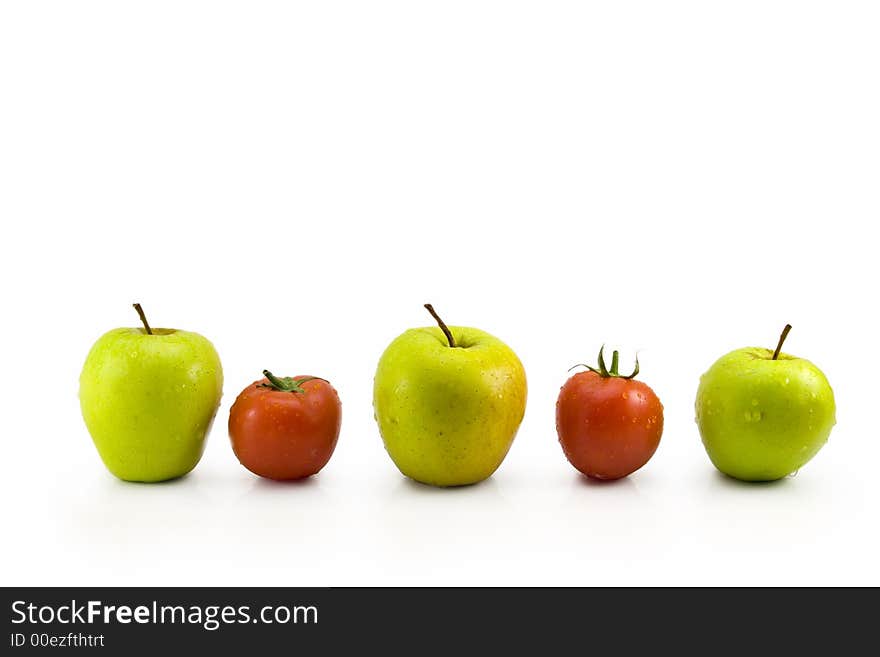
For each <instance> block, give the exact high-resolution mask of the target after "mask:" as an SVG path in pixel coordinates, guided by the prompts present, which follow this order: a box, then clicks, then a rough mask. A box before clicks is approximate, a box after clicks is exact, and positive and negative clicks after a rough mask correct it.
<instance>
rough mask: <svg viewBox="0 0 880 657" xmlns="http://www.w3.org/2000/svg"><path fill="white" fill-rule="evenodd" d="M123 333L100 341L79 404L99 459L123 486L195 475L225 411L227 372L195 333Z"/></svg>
mask: <svg viewBox="0 0 880 657" xmlns="http://www.w3.org/2000/svg"><path fill="white" fill-rule="evenodd" d="M135 309H136V310H137V311H138V314H140V316H141V320H142V321H143V324H144V328H118V329H114V330H112V331H109V332H107V333H105V334H104V335H102V336H101V337H100V338H98V341H97V342H95V344H94V346H93V347H92V349H91V351H89V355H88V357H87V358H86V362H85V365H84V366H83V370H82V374H81V375H80V379H79V399H80V406H81V408H82V414H83V418H84V419H85V422H86V426H87V427H88V430H89V433H91V435H92V439H93V440H94V442H95V447H97V448H98V454H100V456H101V459H102V460H103V461H104V464H105V465H106V466H107V469H108V470H110V472H112V473H113V474H114V475H116V476H117V477H119V478H120V479H124V480H126V481H164V480H166V479H174V478H175V477H181V476H183V475H185V474H186V473H187V472H189V471H190V470H192V469H193V468H194V467H195V466H196V464H197V463H198V462H199V459H200V458H201V456H202V451H203V450H204V447H205V438H206V437H207V435H208V431H209V430H210V428H211V423H212V422H213V420H214V415H215V414H216V412H217V408H218V407H219V405H220V395H221V393H222V388H223V370H222V368H221V366H220V358H219V356H217V352H216V351H215V350H214V346H213V345H212V344H211V343H210V342H209V341H208V340H207V339H205V338H203V337H202V336H201V335H199V334H198V333H190V332H188V331H178V330H176V329H151V328H150V325H149V324H148V323H147V320H146V317H144V315H143V311H142V310H141V308H140V305H138V304H135Z"/></svg>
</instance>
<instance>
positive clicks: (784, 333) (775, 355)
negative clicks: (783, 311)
mask: <svg viewBox="0 0 880 657" xmlns="http://www.w3.org/2000/svg"><path fill="white" fill-rule="evenodd" d="M789 331H791V324H786V325H785V328H784V329H782V335H780V336H779V343H778V344H777V345H776V351H774V352H773V358H772V359H771V360H776V359H777V358H779V352H780V351H782V343H783V342H785V338H787V337H788V332H789Z"/></svg>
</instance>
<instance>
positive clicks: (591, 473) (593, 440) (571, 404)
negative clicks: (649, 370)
mask: <svg viewBox="0 0 880 657" xmlns="http://www.w3.org/2000/svg"><path fill="white" fill-rule="evenodd" d="M589 370H590V371H587V372H579V373H578V374H575V375H574V376H572V377H571V378H570V379H569V380H568V381H566V382H565V385H564V386H562V389H561V390H560V391H559V399H558V400H557V402H556V432H557V433H558V434H559V443H560V444H561V445H562V450H563V451H564V452H565V456H566V457H567V458H568V460H569V462H570V463H571V464H572V465H573V466H574V467H575V468H577V469H578V470H580V471H581V472H583V473H584V474H585V475H587V476H588V477H594V478H596V479H620V478H621V477H625V476H627V475H628V474H631V473H633V472H635V471H636V470H638V469H639V468H641V467H642V466H643V465H645V463H647V462H648V460H649V459H650V458H651V457H652V456H653V455H654V452H655V451H656V450H657V446H658V445H659V444H660V436H661V435H662V434H663V404H661V403H660V400H659V399H658V398H657V395H655V394H654V391H653V390H651V388H649V387H648V386H647V385H645V384H644V383H642V382H641V381H635V380H633V378H632V377H634V376H635V375H636V374H637V373H638V361H636V369H635V372H633V374H632V375H631V376H630V377H622V376H620V375H619V374H617V352H614V359H613V361H612V366H611V371H610V372H609V371H608V370H607V369H606V368H605V363H604V359H603V357H602V352H601V351H600V352H599V369H593V368H589Z"/></svg>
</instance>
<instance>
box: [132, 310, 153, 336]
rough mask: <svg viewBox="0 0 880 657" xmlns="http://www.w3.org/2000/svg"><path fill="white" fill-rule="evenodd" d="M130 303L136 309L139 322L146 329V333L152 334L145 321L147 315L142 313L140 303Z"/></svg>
mask: <svg viewBox="0 0 880 657" xmlns="http://www.w3.org/2000/svg"><path fill="white" fill-rule="evenodd" d="M131 305H132V307H133V308H134V309H135V310H136V311H137V314H138V316H139V317H140V318H141V322H143V324H144V328H145V329H146V330H147V335H153V329H151V328H150V325H149V323H147V316H146V315H145V314H144V309H143V308H141V304H139V303H133V304H131Z"/></svg>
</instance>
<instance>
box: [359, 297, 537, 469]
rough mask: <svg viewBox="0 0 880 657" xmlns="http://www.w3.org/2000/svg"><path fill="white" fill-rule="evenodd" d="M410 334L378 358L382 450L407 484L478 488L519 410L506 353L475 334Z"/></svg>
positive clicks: (521, 394) (514, 361)
mask: <svg viewBox="0 0 880 657" xmlns="http://www.w3.org/2000/svg"><path fill="white" fill-rule="evenodd" d="M425 307H426V308H427V309H428V311H429V312H430V313H431V315H432V316H433V317H434V318H435V320H437V323H438V325H439V327H438V326H434V327H429V328H416V329H410V330H408V331H406V332H405V333H403V334H402V335H400V336H399V337H397V338H396V339H395V340H394V341H393V342H392V343H391V344H390V345H388V348H387V349H386V350H385V352H384V353H383V354H382V357H381V358H380V359H379V366H378V368H377V370H376V378H375V380H374V386H373V408H374V411H375V418H376V422H377V423H378V424H379V432H380V433H381V434H382V440H383V441H384V443H385V449H386V450H387V451H388V455H389V456H390V457H391V460H392V461H394V464H395V465H396V466H397V467H398V468H399V469H400V471H401V472H402V473H403V474H405V475H406V476H408V477H411V478H412V479H415V480H416V481H420V482H422V483H425V484H431V485H434V486H464V485H466V484H473V483H476V482H478V481H482V480H484V479H486V478H487V477H489V476H490V475H491V474H492V473H493V472H495V470H496V469H497V468H498V466H499V465H501V462H502V461H503V460H504V457H505V456H506V455H507V451H508V450H509V449H510V446H511V444H512V443H513V439H514V437H515V436H516V432H517V429H519V425H520V423H521V422H522V419H523V415H524V413H525V408H526V374H525V370H524V369H523V366H522V363H520V361H519V358H517V356H516V354H515V353H514V352H513V350H512V349H511V348H510V347H508V346H507V345H506V344H504V343H503V342H502V341H501V340H499V339H498V338H496V337H493V336H491V335H489V334H488V333H486V332H484V331H481V330H479V329H475V328H466V327H461V326H450V327H447V326H446V324H444V323H443V320H441V319H440V318H439V317H438V316H437V314H436V313H435V312H434V309H433V308H432V307H431V305H430V304H426V305H425Z"/></svg>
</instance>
